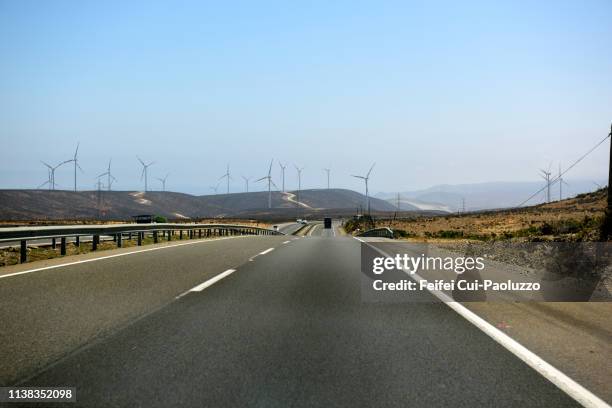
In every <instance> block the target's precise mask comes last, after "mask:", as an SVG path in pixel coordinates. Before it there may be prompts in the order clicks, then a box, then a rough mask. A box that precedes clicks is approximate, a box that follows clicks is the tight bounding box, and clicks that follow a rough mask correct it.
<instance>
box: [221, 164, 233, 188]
mask: <svg viewBox="0 0 612 408" xmlns="http://www.w3.org/2000/svg"><path fill="white" fill-rule="evenodd" d="M224 178H227V194H229V182H230V180H231V179H232V176H230V171H229V164H228V165H227V169H226V170H225V174H224V175H222V176H221V177H219V180H223V179H224Z"/></svg>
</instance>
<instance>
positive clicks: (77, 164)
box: [75, 161, 85, 173]
mask: <svg viewBox="0 0 612 408" xmlns="http://www.w3.org/2000/svg"><path fill="white" fill-rule="evenodd" d="M75 163H76V166H77V167H78V168H79V170H81V173H85V172H84V171H83V169H82V168H81V165H80V164H79V163H78V162H76V161H75Z"/></svg>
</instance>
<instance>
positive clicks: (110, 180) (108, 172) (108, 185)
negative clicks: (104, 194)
mask: <svg viewBox="0 0 612 408" xmlns="http://www.w3.org/2000/svg"><path fill="white" fill-rule="evenodd" d="M112 160H113V159H110V160H109V161H108V167H107V169H106V171H105V172H104V173H102V174H100V175H99V176H98V178H100V177H102V176H106V189H107V190H108V191H111V186H112V184H113V182H114V181H117V179H116V178H115V177H114V176H113V175H112V174H111V162H112Z"/></svg>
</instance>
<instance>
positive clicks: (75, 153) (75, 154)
mask: <svg viewBox="0 0 612 408" xmlns="http://www.w3.org/2000/svg"><path fill="white" fill-rule="evenodd" d="M80 144H81V142H78V143H77V147H76V150H75V151H74V160H76V158H77V154H79V145H80Z"/></svg>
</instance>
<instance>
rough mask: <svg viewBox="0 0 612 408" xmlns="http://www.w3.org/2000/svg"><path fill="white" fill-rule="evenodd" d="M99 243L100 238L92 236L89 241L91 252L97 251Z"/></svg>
mask: <svg viewBox="0 0 612 408" xmlns="http://www.w3.org/2000/svg"><path fill="white" fill-rule="evenodd" d="M99 242H100V236H99V235H94V236H93V238H92V241H91V250H92V251H95V250H97V249H98V243H99Z"/></svg>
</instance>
